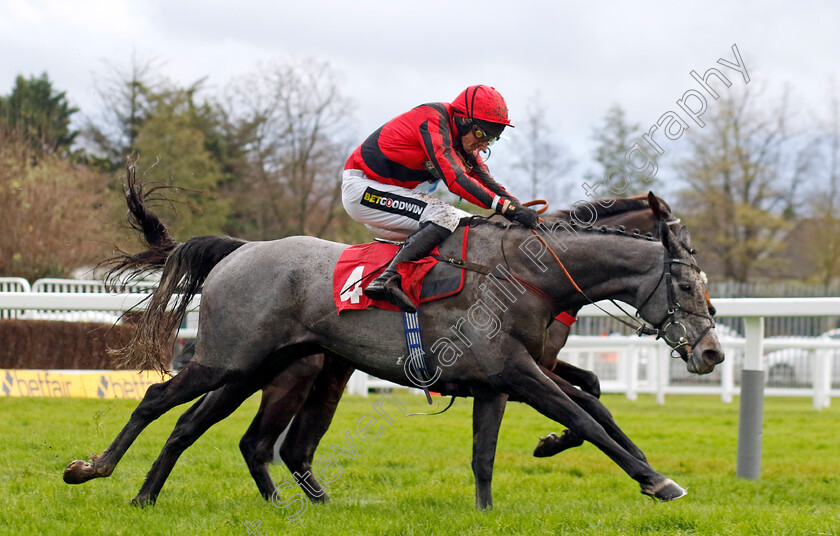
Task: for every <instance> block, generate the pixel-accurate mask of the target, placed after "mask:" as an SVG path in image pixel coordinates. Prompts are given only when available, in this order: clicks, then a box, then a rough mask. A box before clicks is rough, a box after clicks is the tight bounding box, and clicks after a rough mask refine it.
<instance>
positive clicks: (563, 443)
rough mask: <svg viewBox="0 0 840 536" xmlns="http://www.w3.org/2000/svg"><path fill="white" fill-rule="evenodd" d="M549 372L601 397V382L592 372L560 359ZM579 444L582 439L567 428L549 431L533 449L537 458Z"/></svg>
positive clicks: (550, 375)
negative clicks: (556, 431)
mask: <svg viewBox="0 0 840 536" xmlns="http://www.w3.org/2000/svg"><path fill="white" fill-rule="evenodd" d="M551 372H552V373H554V374H555V375H556V376H559V377H560V378H561V379H563V380H565V381H567V382H569V383H571V384H572V385H576V386H578V387H580V390H581V391H583V392H584V393H589V394H590V395H592V396H594V397H595V398H601V382H600V380H599V379H598V376H597V375H596V374H595V373H594V372H592V371H589V370H586V369H582V368H579V367H576V366H574V365H571V364H569V363H566V362H565V361H562V360H560V359H557V360H555V362H554V365H553V368H551ZM547 375H548V377H549V378H552V379H553V378H555V376H553V375H552V374H551V373H547ZM555 383H557V384H558V386H559V387H560V388H561V389H562V388H563V386H562V385H560V383H558V382H556V381H555ZM581 445H583V439H581V438H579V437H578V436H577V435H576V434H575V433H574V432H572V431H571V430H569V429H568V428H567V429H566V430H563V432H562V433H561V434H560V435H559V436H558V435H557V434H555V433H554V432H551V433H550V434H548V435H547V436H545V437H543V438H541V439H540V442H539V443H538V444H537V447H536V448H535V449H534V456H536V457H537V458H546V457H548V456H554V455H556V454H559V453H561V452H563V451H564V450H568V449H571V448H575V447H579V446H581Z"/></svg>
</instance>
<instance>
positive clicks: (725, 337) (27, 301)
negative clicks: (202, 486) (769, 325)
mask: <svg viewBox="0 0 840 536" xmlns="http://www.w3.org/2000/svg"><path fill="white" fill-rule="evenodd" d="M153 286H154V283H140V284H138V285H136V286H135V287H133V288H131V289H130V290H129V291H128V292H126V293H122V294H108V293H105V292H104V290H105V289H104V286H103V285H102V283H101V282H98V281H76V280H56V279H46V280H39V281H36V282H35V284H34V285H32V287H31V288H30V286H29V283H28V282H27V281H26V280H24V279H19V278H0V318H10V317H17V318H54V319H64V320H84V319H85V318H88V319H90V321H96V319H97V318H98V317H97V316H96V315H97V314H101V313H105V314H108V315H110V316H109V318H116V317H117V316H118V314H119V312H121V311H125V310H127V309H129V308H131V307H134V306H136V305H137V304H138V303H139V302H140V301H141V300H142V299H144V297H145V295H144V293H147V292H148V291H149V289H150V287H153ZM199 300H200V296H199V297H197V298H196V300H195V302H194V303H193V306H192V307H193V309H194V310H196V309H197V308H198V303H199ZM714 302H715V306H716V307H717V309H718V316H719V317H742V318H744V319H745V322H746V324H747V326H748V328H750V326H752V328H751V329H752V331H756V329H757V328H756V326H757V325H761V324H762V322H761V320H762V319H763V318H764V317H770V316H800V317H804V316H812V317H819V316H838V315H840V298H735V299H716V300H714ZM611 307H612V306H611V305H607V306H605V308H606V309H608V310H612V309H611ZM612 311H613V312H617V311H614V310H612ZM580 316H604V313H603V312H601V311H599V310H597V309H595V308H593V307H587V308H584V309H583V310H582V311H581V314H580ZM102 318H104V317H102ZM196 327H197V313H195V312H194V313H190V314H189V315H188V319H187V322H186V323H185V325H184V326H183V328H184V329H182V330H181V332H180V334H179V336H180V337H187V338H189V337H194V336H195V332H196ZM758 331H760V330H758ZM747 332H748V333H747V334H746V336H742V335H739V334H737V333H727V334H720V333H719V335H720V338H721V343H722V345H723V347H724V350H725V352H726V360H725V361H724V362H723V363H722V364H720V365H718V367H717V369H716V370H715V372H713V373H712V374H710V375H708V376H694V375H690V374H688V373H687V372H686V370H685V364H684V363H683V362H682V361H681V360H680V359H672V358H670V357H669V351H668V348H667V347H666V346H665V344H664V343H663V342H662V341H654V340H653V339H651V338H639V337H626V336H608V337H589V336H587V337H582V336H576V335H572V336H570V337H569V341H568V343H567V345H566V347H565V348H564V349H563V351H562V352H561V354H560V357H561V358H562V359H564V360H565V361H567V362H569V363H571V364H573V365H577V366H580V367H582V368H586V369H589V370H593V371H594V372H595V373H596V374H598V376H599V377H600V378H601V387H602V390H603V391H604V392H614V393H624V394H625V395H626V396H627V397H628V398H630V399H635V397H636V396H637V395H638V394H639V393H651V394H655V395H656V397H657V400H659V402H660V403H664V401H665V397H666V395H668V394H713V395H717V396H720V397H721V400H723V401H724V402H730V401H731V400H732V399H733V397H734V396H735V395H737V394H739V393H740V378H741V373H742V371H743V370H744V369H745V368H746V369H750V370H767V371H768V375H767V376H768V382H767V386H766V389H765V393H766V395H768V396H777V395H778V396H805V397H811V398H812V399H813V401H814V407H815V408H821V407H827V406H828V405H829V404H830V401H831V398H832V397H836V396H840V332H838V333H837V334H836V335H837V338H832V337H829V336H826V337H811V338H768V339H765V338H764V337H763V336H759V337H756V336H755V334H754V333H751V331H750V329H747ZM832 336H833V335H832ZM748 350H749V351H748ZM764 350H768V352H767V353H766V354H765V352H764ZM748 354H751V355H753V356H755V355H758V356H763V357H762V358H761V359H759V360H758V362H753V361H755V359H754V358H753V359H752V361H750V358H749V357H748ZM777 369H778V370H784V371H786V375H784V376H778V375H777V376H774V375H773V371H774V370H777ZM395 386H396V385H395V384H392V383H389V382H385V381H382V380H379V379H376V378H371V377H368V376H367V375H366V374H363V373H361V372H356V373H355V374H354V375H353V377H352V378H351V380H350V383H349V384H348V390H349V391H350V392H351V393H359V394H365V395H366V394H367V393H368V391H369V390H370V389H375V388H389V387H395Z"/></svg>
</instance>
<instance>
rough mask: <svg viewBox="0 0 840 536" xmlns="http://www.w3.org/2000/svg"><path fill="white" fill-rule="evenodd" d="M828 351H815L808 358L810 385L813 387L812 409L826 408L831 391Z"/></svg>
mask: <svg viewBox="0 0 840 536" xmlns="http://www.w3.org/2000/svg"><path fill="white" fill-rule="evenodd" d="M829 354H830V352H829V351H828V350H822V349H820V350H816V351H814V352H813V353H812V355H811V356H810V357H811V358H812V359H813V362H812V363H811V384H812V385H813V387H814V409H816V410H821V409H822V408H825V407H828V399H829V396H828V393H829V392H830V391H831V369H830V366H831V359H829V357H830V355H829Z"/></svg>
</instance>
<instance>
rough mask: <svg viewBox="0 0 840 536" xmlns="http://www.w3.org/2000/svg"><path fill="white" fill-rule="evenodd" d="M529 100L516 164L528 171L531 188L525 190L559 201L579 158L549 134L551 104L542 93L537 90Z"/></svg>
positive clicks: (522, 169)
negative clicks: (562, 188) (568, 175)
mask: <svg viewBox="0 0 840 536" xmlns="http://www.w3.org/2000/svg"><path fill="white" fill-rule="evenodd" d="M529 102H530V104H529V106H528V110H527V113H528V115H527V116H526V119H525V122H524V123H520V124H519V125H518V126H517V130H518V131H520V132H521V133H522V134H523V137H519V138H516V140H517V144H516V149H517V158H516V161H515V163H514V165H513V168H514V169H515V170H519V171H522V172H523V173H524V174H525V178H526V180H527V189H525V190H524V191H526V192H527V193H528V195H529V196H530V197H531V199H538V198H545V199H547V200H548V201H549V202H554V201H558V197H561V196H565V194H566V193H567V192H558V186H559V185H560V184H561V181H562V178H563V177H564V176H565V175H566V174H567V173H568V172H569V171H571V169H572V167H574V165H575V161H574V159H572V158H571V156H569V152H568V150H567V149H566V148H565V147H563V146H562V145H560V144H558V143H557V142H555V141H553V140H552V139H551V138H550V137H549V132H550V131H551V129H550V127H549V125H548V124H547V107H546V105H545V104H544V103H543V101H542V99H541V98H540V96H539V94H534V95H533V96H532V97H531V98H530V99H529ZM517 134H519V132H517Z"/></svg>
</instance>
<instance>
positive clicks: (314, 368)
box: [239, 354, 324, 500]
mask: <svg viewBox="0 0 840 536" xmlns="http://www.w3.org/2000/svg"><path fill="white" fill-rule="evenodd" d="M323 367H324V356H323V355H322V354H316V355H312V356H308V357H304V358H301V359H300V360H298V361H295V362H294V363H293V364H291V365H290V366H289V368H288V369H286V370H285V371H283V372H282V373H281V374H280V375H279V376H277V377H276V378H275V379H274V381H273V382H272V383H271V384H269V385H267V386H265V387H264V388H263V394H262V400H261V401H260V409H259V410H258V411H257V415H256V416H255V417H254V420H253V421H252V422H251V425H250V426H249V427H248V431H247V432H245V435H244V436H242V440H241V441H240V442H239V449H240V451H242V456H243V457H244V458H245V463H246V464H247V465H248V470H249V471H250V472H251V476H252V477H253V478H254V482H255V483H256V484H257V488H258V489H259V490H260V494H262V496H263V498H265V499H266V500H268V499H270V498H271V496H272V494H273V493H274V491H275V489H276V488H275V487H274V482H272V480H271V473H270V472H269V470H268V463H269V462H270V461H271V459H272V457H273V455H274V445H275V443H277V438H278V437H280V434H282V433H283V430H285V429H286V427H287V426H288V425H289V423H290V422H291V421H292V418H293V417H294V416H295V414H296V413H297V412H298V410H299V409H300V407H301V406H302V405H303V402H304V400H306V397H307V395H308V394H309V392H310V390H311V388H312V384H313V382H314V381H315V378H316V377H317V375H318V373H319V372H320V371H321V370H322V369H323Z"/></svg>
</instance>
